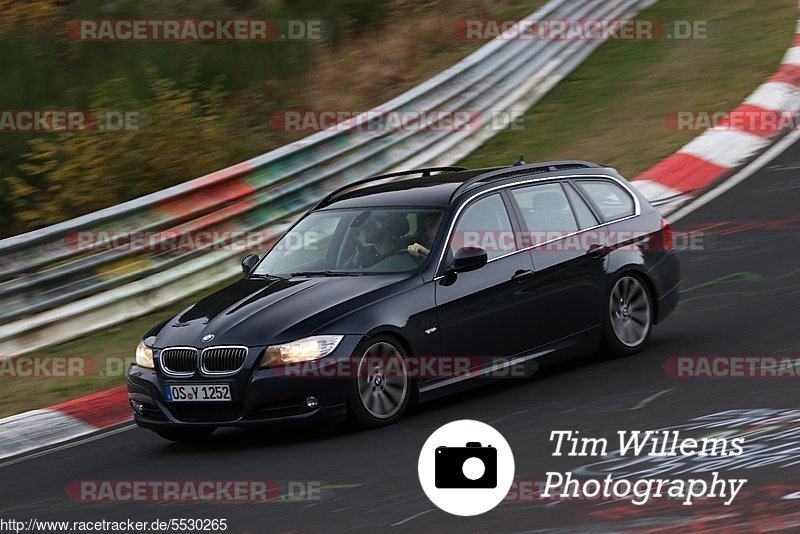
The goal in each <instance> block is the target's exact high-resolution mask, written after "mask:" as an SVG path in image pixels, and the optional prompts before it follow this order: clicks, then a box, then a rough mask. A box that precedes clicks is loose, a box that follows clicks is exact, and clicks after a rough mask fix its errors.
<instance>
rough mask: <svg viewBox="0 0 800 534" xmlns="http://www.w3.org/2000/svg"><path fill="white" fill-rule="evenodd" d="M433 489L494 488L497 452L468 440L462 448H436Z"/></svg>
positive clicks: (495, 485)
mask: <svg viewBox="0 0 800 534" xmlns="http://www.w3.org/2000/svg"><path fill="white" fill-rule="evenodd" d="M435 466H436V468H435V470H434V472H435V475H436V477H435V482H436V487H437V488H496V487H497V449H495V448H493V447H492V446H491V445H487V446H486V447H481V444H480V442H478V441H470V442H468V443H467V446H466V447H437V448H436V459H435Z"/></svg>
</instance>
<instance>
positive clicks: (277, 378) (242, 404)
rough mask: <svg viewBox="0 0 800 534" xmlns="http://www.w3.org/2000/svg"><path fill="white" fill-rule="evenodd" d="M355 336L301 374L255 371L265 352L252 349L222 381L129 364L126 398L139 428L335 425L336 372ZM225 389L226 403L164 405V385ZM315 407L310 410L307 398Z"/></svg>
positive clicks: (339, 395) (341, 388)
mask: <svg viewBox="0 0 800 534" xmlns="http://www.w3.org/2000/svg"><path fill="white" fill-rule="evenodd" d="M359 341H360V337H359V336H345V337H344V339H343V340H342V342H341V343H340V345H339V347H337V350H336V352H335V353H334V355H331V356H328V357H325V358H322V359H321V360H318V361H316V362H309V363H307V364H304V365H303V366H302V372H297V370H295V372H291V373H287V372H286V371H285V370H281V369H258V368H257V362H258V360H259V359H260V357H261V353H262V352H263V349H264V347H258V348H255V347H254V348H251V351H250V353H251V356H249V357H248V361H247V362H246V363H245V366H244V367H243V368H242V370H241V371H239V372H238V373H236V374H234V375H231V376H227V377H210V376H203V375H202V374H201V373H200V372H197V373H195V375H193V376H191V377H181V378H174V377H169V376H166V375H165V374H164V373H163V371H162V370H161V369H160V366H159V362H158V358H157V357H156V367H155V369H148V368H144V367H139V366H137V365H135V364H134V365H131V366H130V368H129V369H128V373H127V383H128V398H129V399H130V402H131V407H132V409H133V413H134V420H135V421H136V424H137V425H139V426H140V427H143V428H150V429H158V428H167V427H173V428H174V427H220V426H229V427H244V426H254V425H264V424H268V423H281V422H295V421H297V422H299V421H308V422H315V421H323V420H324V421H338V420H342V419H343V418H344V416H345V415H346V395H347V384H348V377H346V376H339V375H338V374H337V372H336V369H339V368H340V367H341V365H340V364H341V363H342V361H345V360H350V358H351V356H350V355H351V354H352V351H353V350H354V349H355V346H356V344H357V343H358V342H359ZM181 383H184V384H196V383H203V384H229V385H230V388H231V401H229V402H195V403H192V402H168V401H167V399H166V395H165V386H167V385H170V384H172V385H177V384H181ZM309 397H313V398H314V399H316V400H317V403H318V405H317V406H316V407H314V408H309V406H308V404H307V402H306V399H307V398H309Z"/></svg>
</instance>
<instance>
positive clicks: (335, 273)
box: [292, 271, 364, 276]
mask: <svg viewBox="0 0 800 534" xmlns="http://www.w3.org/2000/svg"><path fill="white" fill-rule="evenodd" d="M363 274H364V273H359V272H353V271H298V272H296V273H292V276H362V275H363Z"/></svg>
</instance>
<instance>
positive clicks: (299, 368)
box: [127, 161, 680, 440]
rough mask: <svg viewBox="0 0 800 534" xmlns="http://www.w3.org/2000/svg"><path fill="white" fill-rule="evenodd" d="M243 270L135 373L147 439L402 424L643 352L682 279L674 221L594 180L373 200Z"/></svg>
mask: <svg viewBox="0 0 800 534" xmlns="http://www.w3.org/2000/svg"><path fill="white" fill-rule="evenodd" d="M242 269H243V271H244V276H243V277H242V278H241V279H240V280H238V281H236V282H235V283H233V284H232V285H230V286H229V287H227V288H225V289H222V290H221V291H218V292H216V293H214V294H213V295H210V296H208V297H206V298H204V299H202V300H200V301H199V302H197V303H196V304H194V305H192V306H190V307H189V308H187V309H186V310H184V311H182V312H180V313H179V314H177V315H176V316H175V317H172V318H170V319H169V320H167V321H164V322H162V323H160V324H159V325H157V326H156V327H154V328H153V329H151V330H150V331H149V332H147V333H146V334H145V336H144V338H143V339H142V341H141V342H140V344H139V346H138V347H137V349H136V362H135V364H132V365H131V367H130V368H129V370H128V373H127V382H128V392H129V398H130V402H131V406H132V408H133V411H134V416H135V420H136V422H137V424H138V425H139V426H141V427H144V428H149V429H152V430H154V431H156V432H157V433H159V434H160V435H162V436H163V437H165V438H167V439H172V440H191V439H198V438H202V437H205V436H207V435H209V434H210V433H211V432H213V431H214V429H216V428H217V427H220V426H246V425H257V424H263V423H268V422H284V421H301V420H310V421H313V420H323V419H326V420H335V419H344V418H349V419H350V420H352V421H354V422H355V423H357V424H360V425H362V426H366V427H378V426H382V425H387V424H390V423H392V422H394V421H396V420H397V419H398V418H399V417H400V416H401V415H402V414H403V412H404V411H405V409H406V407H407V406H408V405H409V403H412V402H418V401H420V400H424V399H426V398H432V397H435V396H438V395H441V394H444V393H447V392H451V391H454V390H457V389H460V388H464V387H469V386H471V385H473V384H475V383H478V382H480V380H476V379H480V378H486V377H488V376H492V377H493V376H495V375H497V374H498V373H502V371H503V370H504V369H505V370H507V369H511V368H514V369H517V370H522V373H523V374H525V373H528V374H530V373H532V372H533V370H535V368H537V367H539V366H541V365H542V364H546V363H547V362H552V361H557V360H561V359H564V358H569V357H573V356H577V355H581V354H586V353H590V352H595V351H598V350H602V351H605V352H607V353H608V354H611V355H617V356H620V355H628V354H633V353H635V352H637V351H639V350H641V349H642V347H643V346H644V345H645V344H646V342H647V340H648V337H649V336H650V334H651V332H652V329H653V325H655V324H657V323H658V322H659V321H662V320H663V319H664V318H665V317H667V315H669V314H670V313H671V312H672V311H673V310H674V309H675V307H676V305H677V302H678V282H679V277H680V274H679V265H678V260H677V258H676V256H675V254H674V252H673V251H672V235H671V229H670V227H669V225H668V224H667V223H666V221H665V220H664V219H663V218H662V217H661V215H660V214H659V213H658V212H657V211H656V210H655V209H654V208H653V207H652V206H650V205H649V204H648V202H647V201H646V200H645V199H644V197H642V196H641V194H639V192H638V191H637V190H636V189H635V188H633V187H631V186H629V185H628V182H627V181H626V180H625V179H624V178H622V177H621V176H619V174H617V172H616V171H615V170H613V169H610V168H606V167H603V166H600V165H596V164H593V163H588V162H581V161H560V162H548V163H540V164H532V165H528V164H524V163H522V162H520V164H517V165H514V166H509V167H498V168H491V169H477V170H470V169H465V168H461V167H446V168H434V169H419V170H414V171H407V172H400V173H394V174H389V175H384V176H378V177H373V178H369V179H367V180H363V181H360V182H356V183H354V184H351V185H349V186H347V187H344V188H342V189H339V190H338V191H335V192H333V193H331V194H330V195H328V196H327V198H325V199H324V200H323V201H321V202H320V203H319V204H318V205H317V206H315V207H314V208H313V209H312V210H311V211H309V212H308V213H307V214H306V215H305V216H303V217H302V218H301V219H300V220H299V221H298V222H297V223H296V224H295V225H294V226H293V227H292V228H291V229H290V230H289V231H288V232H286V233H285V234H284V235H283V236H282V237H281V239H279V240H278V241H277V242H276V243H275V244H274V245H273V246H272V248H271V249H270V251H269V252H268V253H267V254H265V255H264V256H263V257H261V258H259V257H258V256H256V255H251V256H248V257H246V258H244V260H243V261H242ZM420 361H423V362H424V363H423V364H422V365H420V364H419V362H420ZM453 361H455V362H456V364H453V365H446V364H445V363H446V362H450V363H452V362H453ZM507 376H510V375H507Z"/></svg>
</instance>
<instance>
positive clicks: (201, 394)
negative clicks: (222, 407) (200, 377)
mask: <svg viewBox="0 0 800 534" xmlns="http://www.w3.org/2000/svg"><path fill="white" fill-rule="evenodd" d="M164 389H165V392H166V396H167V402H230V401H231V386H230V385H229V384H181V385H179V386H175V385H170V386H165V388H164Z"/></svg>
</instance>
